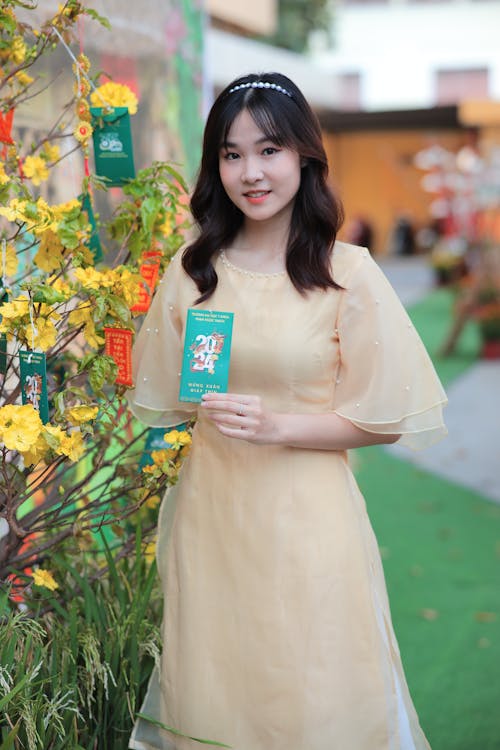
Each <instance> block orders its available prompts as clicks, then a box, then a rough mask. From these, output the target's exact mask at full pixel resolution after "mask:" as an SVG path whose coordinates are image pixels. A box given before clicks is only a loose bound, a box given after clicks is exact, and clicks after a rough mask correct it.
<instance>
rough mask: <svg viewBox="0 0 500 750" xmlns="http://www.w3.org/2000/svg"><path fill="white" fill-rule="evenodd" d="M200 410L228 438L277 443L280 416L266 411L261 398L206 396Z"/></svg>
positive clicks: (229, 394)
mask: <svg viewBox="0 0 500 750" xmlns="http://www.w3.org/2000/svg"><path fill="white" fill-rule="evenodd" d="M201 408H202V409H203V411H204V412H205V414H206V415H207V416H208V418H209V419H211V420H212V421H213V422H214V423H215V426H216V427H217V429H218V430H219V432H221V433H222V434H223V435H226V436H227V437H232V438H236V439H237V440H247V441H248V442H250V443H260V444H270V443H278V442H280V439H279V430H278V423H279V417H280V415H279V414H277V413H276V412H273V411H271V410H270V409H266V408H265V406H264V404H263V403H262V399H261V398H260V396H250V395H248V394H238V393H205V394H204V395H203V397H202V402H201Z"/></svg>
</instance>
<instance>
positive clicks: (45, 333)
mask: <svg viewBox="0 0 500 750" xmlns="http://www.w3.org/2000/svg"><path fill="white" fill-rule="evenodd" d="M24 336H25V340H26V341H27V342H28V343H29V345H30V346H31V347H32V348H35V347H37V348H38V349H41V350H42V352H46V351H47V350H48V349H50V348H51V347H53V346H54V345H55V343H56V341H57V328H56V327H55V325H54V323H53V322H52V321H51V320H47V319H46V318H42V317H38V318H37V319H36V323H35V335H34V336H33V327H32V325H31V321H30V322H29V323H27V324H26V326H25V328H24Z"/></svg>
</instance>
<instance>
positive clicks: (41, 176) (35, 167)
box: [23, 156, 49, 185]
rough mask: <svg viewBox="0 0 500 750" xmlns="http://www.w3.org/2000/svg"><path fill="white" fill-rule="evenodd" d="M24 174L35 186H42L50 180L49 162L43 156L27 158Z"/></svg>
mask: <svg viewBox="0 0 500 750" xmlns="http://www.w3.org/2000/svg"><path fill="white" fill-rule="evenodd" d="M23 173H24V176H25V177H27V178H28V179H29V180H31V182H32V183H33V185H41V183H42V182H45V180H48V178H49V170H48V167H47V162H46V161H45V159H43V158H42V157H41V156H27V157H26V159H25V160H24V162H23Z"/></svg>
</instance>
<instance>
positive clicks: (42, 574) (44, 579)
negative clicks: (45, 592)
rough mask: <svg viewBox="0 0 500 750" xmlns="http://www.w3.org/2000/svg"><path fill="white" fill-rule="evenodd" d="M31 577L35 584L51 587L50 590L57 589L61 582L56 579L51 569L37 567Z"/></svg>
mask: <svg viewBox="0 0 500 750" xmlns="http://www.w3.org/2000/svg"><path fill="white" fill-rule="evenodd" d="M31 577H32V578H33V583H34V584H35V586H42V587H43V588H46V589H49V590H50V591H55V590H56V589H58V588H59V584H58V583H57V581H56V580H55V578H54V576H53V575H52V573H51V572H50V570H43V569H42V568H37V569H36V570H34V571H33V573H32V574H31Z"/></svg>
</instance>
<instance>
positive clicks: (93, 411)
mask: <svg viewBox="0 0 500 750" xmlns="http://www.w3.org/2000/svg"><path fill="white" fill-rule="evenodd" d="M98 412H99V407H98V406H86V405H85V404H78V405H77V406H71V407H70V408H69V409H67V410H66V415H67V417H68V420H69V421H70V422H71V424H73V425H80V424H84V423H85V422H91V421H92V420H93V419H95V418H96V417H97V414H98Z"/></svg>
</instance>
